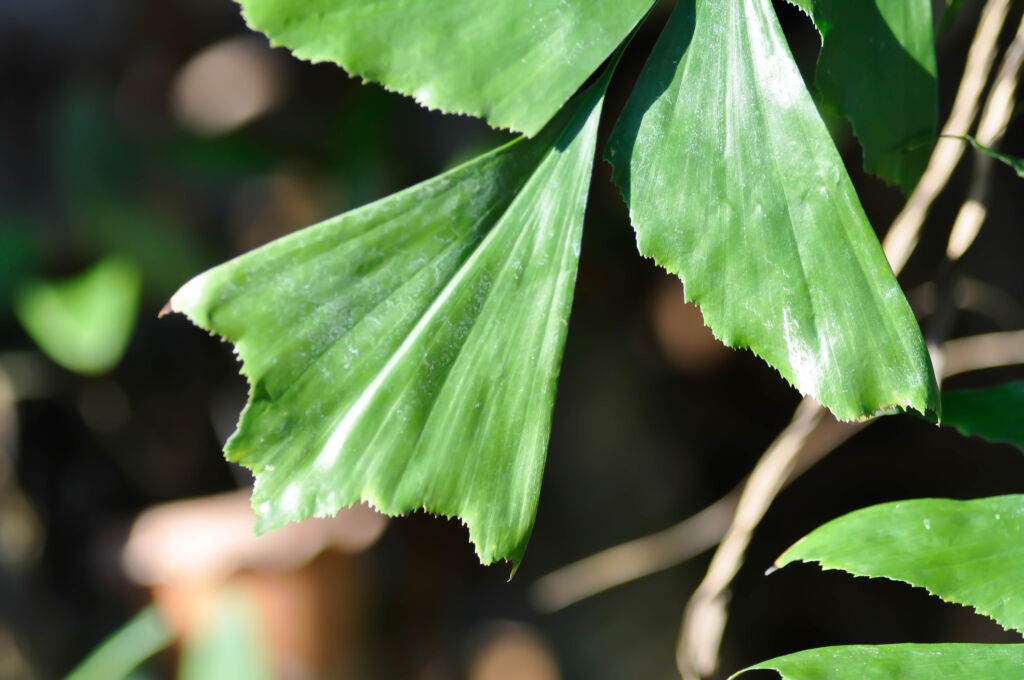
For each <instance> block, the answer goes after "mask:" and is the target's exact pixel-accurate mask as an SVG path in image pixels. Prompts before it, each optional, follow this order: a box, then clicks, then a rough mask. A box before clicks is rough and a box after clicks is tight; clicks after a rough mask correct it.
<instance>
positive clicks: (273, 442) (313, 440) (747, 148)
mask: <svg viewBox="0 0 1024 680" xmlns="http://www.w3.org/2000/svg"><path fill="white" fill-rule="evenodd" d="M241 4H242V7H243V12H244V14H245V16H246V19H247V20H248V22H249V23H250V25H251V26H253V27H254V28H256V29H257V30H260V31H263V32H265V33H266V34H267V35H268V36H269V37H270V38H271V41H272V42H273V43H274V44H280V45H285V46H287V47H289V48H291V49H292V50H293V51H294V52H295V54H296V55H297V56H299V57H301V58H305V59H310V60H313V61H324V60H326V61H333V62H335V63H338V64H340V65H341V66H343V67H345V68H346V69H347V70H348V71H349V72H350V73H352V74H353V75H358V76H362V77H363V78H366V79H370V80H374V81H377V82H380V83H382V84H383V85H384V86H385V87H388V88H390V89H394V90H398V91H400V92H403V93H405V94H409V95H412V96H415V97H416V98H417V99H418V100H419V101H420V102H421V103H423V104H425V105H427V106H431V107H437V108H440V109H442V110H445V111H449V112H462V113H471V114H474V115H479V116H482V117H484V118H486V119H487V120H488V121H489V122H491V123H492V124H495V125H500V126H508V127H511V128H514V129H518V130H522V131H524V132H526V133H527V134H528V135H533V134H535V133H538V131H540V130H541V128H542V127H543V126H544V125H545V123H546V122H547V121H549V120H550V119H552V116H555V115H556V113H557V112H558V111H559V109H560V108H563V112H562V113H561V114H559V117H558V118H557V119H556V121H557V122H552V123H549V124H548V126H547V127H546V128H544V130H543V131H541V132H540V133H539V136H538V137H537V138H536V139H535V140H530V141H524V140H520V141H518V142H516V143H514V144H513V145H511V146H508V147H505V148H503V149H500V150H498V151H496V152H494V153H493V154H489V155H487V156H484V157H482V158H480V159H478V160H477V161H474V162H473V163H470V164H468V165H466V166H464V167H462V168H459V169H457V170H455V171H453V172H452V173H449V174H447V175H444V176H442V177H439V178H437V179H435V180H431V181H430V182H426V183H424V184H422V185H420V186H418V187H414V188H413V189H410V190H408V191H406V192H403V193H401V194H397V195H395V196H393V197H390V198H388V199H385V200H383V201H381V202H379V203H377V204H374V205H372V206H368V207H366V208H363V209H361V210H359V211H355V212H353V213H350V214H347V215H343V216H341V217H338V218H335V219H334V220H329V221H328V222H326V223H324V224H321V225H318V226H316V227H313V228H311V229H309V230H307V231H305V232H301V233H299V234H296V235H294V236H292V237H289V238H287V239H284V240H282V241H279V242H277V243H275V244H272V245H270V246H267V247H265V248H263V249H261V250H259V251H256V252H254V253H251V254H249V255H246V256H244V257H242V258H240V259H238V260H235V261H233V262H230V263H227V264H225V265H222V266H221V267H219V268H217V269H214V270H211V272H208V273H207V274H204V275H202V276H200V277H198V278H197V279H196V280H194V281H193V282H191V283H190V284H188V285H187V286H186V287H185V288H184V289H183V290H182V291H181V292H179V294H178V295H176V296H175V298H174V300H173V301H172V307H173V308H175V309H177V310H180V311H184V312H186V313H187V314H188V315H189V316H190V317H191V318H192V319H193V320H194V321H195V322H196V323H198V324H199V325H201V326H203V327H205V328H208V329H211V330H213V331H215V332H217V333H219V334H221V335H223V336H225V337H226V338H228V339H229V340H231V341H232V342H234V343H235V345H236V346H237V348H238V351H239V354H240V355H241V357H242V359H243V361H244V369H243V372H244V373H245V374H246V375H247V376H248V378H249V380H250V382H251V385H252V392H251V402H250V404H249V405H248V406H247V408H246V410H245V412H244V413H243V416H242V420H241V423H240V426H239V430H238V431H237V432H236V434H235V435H234V436H233V437H232V439H231V440H230V441H229V443H228V446H227V453H228V456H229V457H230V458H231V459H233V460H237V461H239V462H242V463H243V464H245V465H248V466H249V467H251V468H252V469H253V470H254V471H255V472H256V476H257V488H256V491H255V494H254V505H255V507H256V509H257V512H258V514H259V515H260V518H261V520H260V527H261V528H262V529H268V528H272V527H274V526H277V525H279V524H282V523H284V522H287V521H290V520H295V519H301V518H304V517H308V516H310V515H325V514H331V513H333V512H334V511H336V510H337V509H338V508H340V507H342V506H344V505H347V504H351V503H353V502H356V501H358V500H369V501H371V502H372V503H374V504H375V505H377V506H378V507H380V508H381V509H383V510H385V511H387V512H405V511H408V510H413V509H416V508H419V507H425V508H426V509H428V510H431V511H434V512H438V513H442V514H448V515H458V516H460V517H462V518H463V519H465V520H466V522H467V523H468V524H469V527H470V534H471V538H472V539H473V541H474V542H475V543H476V544H477V547H478V551H479V553H480V555H481V558H482V559H483V560H484V561H485V562H490V561H492V560H495V559H500V558H503V557H505V558H509V559H512V560H513V561H518V559H519V558H520V557H521V556H522V552H523V549H524V547H525V543H526V539H527V537H528V535H529V531H530V527H531V526H532V522H533V516H534V510H535V507H536V502H537V490H538V487H539V479H540V473H541V470H542V467H543V460H544V449H545V446H546V440H547V435H548V431H549V427H550V414H551V403H552V399H553V393H554V384H555V378H556V376H557V369H558V362H559V358H560V353H561V348H562V345H563V341H564V337H565V321H566V317H567V315H568V306H569V301H570V299H571V289H572V283H571V282H572V279H573V277H574V275H575V267H576V258H577V256H578V243H579V229H580V224H581V221H582V211H583V203H584V199H585V196H586V190H587V189H586V183H587V180H588V178H589V168H590V163H591V157H592V154H593V145H594V139H593V136H594V132H595V127H596V124H597V119H598V117H599V111H600V104H599V103H598V99H599V98H600V96H599V95H597V94H594V91H591V92H590V94H588V95H586V96H585V97H583V98H582V99H581V100H580V101H581V102H582V103H580V104H575V105H574V104H570V105H568V106H567V107H563V104H565V102H566V101H567V100H568V99H569V97H570V96H571V95H572V93H573V92H574V91H575V90H576V89H577V88H578V87H579V86H580V85H581V83H583V82H584V81H585V80H586V79H587V78H588V77H589V76H590V75H591V74H592V72H593V71H594V69H596V68H597V67H598V66H599V64H600V63H601V62H602V61H604V60H605V59H606V58H607V57H608V55H609V54H610V53H611V51H612V50H613V49H614V48H615V47H616V45H619V44H620V43H621V42H622V41H623V40H624V39H625V37H626V36H627V34H628V33H629V32H630V31H631V30H632V29H633V28H634V27H635V26H636V25H637V23H638V22H639V21H640V20H641V19H642V17H643V16H644V14H645V13H646V12H647V11H648V10H649V9H650V7H651V6H652V5H653V0H625V1H612V0H596V1H595V2H583V1H582V0H535V1H534V2H530V3H526V4H525V5H524V4H523V3H514V2H509V1H508V0H501V1H499V2H490V3H480V2H477V1H475V0H454V1H453V2H448V3H434V2H427V1H426V0H382V1H381V2H372V3H367V2H359V1H356V0H313V1H312V2H305V3H298V4H296V3H292V2H287V1H286V0H241ZM800 4H801V6H802V7H804V9H806V10H807V11H809V12H810V13H811V14H812V16H813V17H814V18H815V21H816V22H817V24H818V26H819V29H820V30H821V32H822V35H823V36H824V38H825V43H826V50H824V51H823V53H822V59H821V62H820V65H819V73H818V78H819V80H821V81H823V82H826V84H825V85H824V86H822V91H823V92H824V93H825V95H826V99H828V98H829V97H832V98H833V99H835V100H836V101H837V102H838V101H840V100H842V101H844V102H845V101H847V99H844V98H849V97H851V96H854V95H851V92H853V93H859V94H860V95H864V94H865V92H868V91H870V92H871V93H873V94H875V95H877V94H878V93H879V88H880V85H879V82H880V81H878V80H877V79H876V80H869V79H866V78H865V77H864V69H867V72H872V71H873V70H874V69H875V68H876V66H877V64H878V63H879V60H884V59H887V58H891V59H894V60H897V61H898V62H899V63H900V64H904V63H909V62H914V63H916V64H918V65H919V66H920V67H921V69H920V71H918V70H914V69H910V68H909V67H908V68H903V67H900V68H899V69H890V73H889V74H888V75H887V76H886V78H885V79H884V83H885V88H891V89H893V90H894V92H895V94H894V97H895V99H893V97H889V96H888V94H887V95H886V97H887V98H889V99H893V100H894V101H902V100H900V99H899V97H901V96H903V95H906V96H907V97H908V101H910V102H911V104H912V106H911V104H908V105H907V106H908V107H910V108H913V111H903V110H900V111H897V112H896V113H897V114H899V115H896V116H892V117H893V118H898V117H900V116H902V115H904V114H909V117H910V118H912V119H913V121H912V122H911V123H909V124H908V125H910V126H912V127H913V126H916V125H919V126H920V127H921V130H927V129H928V128H929V125H932V126H933V125H934V121H933V118H932V119H928V120H925V119H926V118H928V116H927V115H918V114H919V113H920V110H919V108H914V107H918V105H921V110H923V109H925V108H927V107H926V106H924V105H923V104H922V102H925V100H927V99H928V97H927V96H926V94H927V93H926V92H925V94H921V93H922V92H924V91H925V90H927V87H924V90H920V89H914V88H915V87H916V86H910V87H908V86H907V85H906V84H905V81H906V79H907V78H910V79H915V78H917V79H923V80H922V82H923V81H927V80H928V78H929V77H931V78H932V80H933V79H934V78H933V77H934V63H933V62H934V58H933V57H930V56H929V55H930V54H931V52H930V50H931V43H930V41H931V27H930V19H928V20H927V21H925V19H926V18H928V17H930V14H928V15H927V17H926V15H925V14H924V12H925V9H924V8H925V6H926V5H927V2H926V0H913V1H912V2H911V3H910V4H909V5H908V6H907V7H905V8H900V7H897V6H896V4H894V2H889V1H888V0H878V2H876V3H874V4H872V3H868V5H870V6H869V7H863V8H861V7H860V6H859V5H860V4H859V3H858V4H857V5H858V6H857V7H856V8H855V7H853V6H850V7H846V6H845V5H844V4H843V3H834V2H828V1H827V0H820V1H819V2H816V3H813V4H812V3H811V0H801V3H800ZM879 17H881V19H879ZM879 21H881V23H879ZM865 22H866V23H865ZM915 22H916V23H915ZM921 22H923V23H921ZM864 26H866V27H868V28H867V29H865V30H871V31H881V30H882V28H883V27H884V28H885V29H886V30H889V31H890V32H891V33H892V35H888V34H886V35H881V34H879V35H880V36H881V37H882V38H884V40H883V41H882V46H883V47H884V49H881V50H880V51H878V53H877V54H875V53H874V52H872V51H871V50H872V49H873V48H870V47H865V46H863V45H856V46H850V45H848V43H849V36H850V35H851V31H852V32H853V33H855V32H856V30H858V29H857V28H855V27H864ZM875 38H877V36H875ZM890 38H891V39H890ZM873 40H874V38H873ZM869 43H872V44H874V42H872V41H869ZM830 45H831V47H829V46H830ZM841 45H847V46H849V47H850V49H854V47H855V48H856V50H858V51H857V54H858V55H864V58H865V59H866V63H865V66H864V68H862V69H861V70H857V71H856V72H851V73H845V72H844V73H842V74H838V75H836V78H835V79H834V81H835V82H837V83H838V82H840V81H842V88H840V89H838V90H834V91H833V90H830V89H829V86H828V84H827V83H829V82H833V80H830V78H831V77H832V75H834V74H832V73H831V71H830V67H829V66H828V64H830V63H831V62H830V59H833V58H834V57H835V52H834V50H835V49H836V46H841ZM894 45H895V46H896V47H894ZM830 50H831V51H830ZM830 55H831V56H830ZM908 59H909V62H908V61H907V60H908ZM929 59H931V61H929ZM846 61H849V59H846ZM922 74H923V75H922ZM606 80H607V76H606V77H605V79H604V81H602V84H601V85H600V88H603V87H604V85H605V84H606ZM915 82H918V81H915ZM933 84H934V83H932V85H933ZM855 98H856V97H855V96H854V99H855ZM932 99H934V97H932ZM854 104H856V106H854ZM844 106H845V104H844V105H843V106H838V108H839V109H840V110H841V112H842V113H844V114H845V115H848V116H850V117H851V119H852V120H853V121H854V126H855V128H856V129H857V131H858V134H860V135H861V137H862V142H864V145H865V150H866V154H867V157H868V165H869V168H874V169H875V170H876V171H878V172H880V173H882V174H883V176H886V177H888V178H889V179H892V180H894V181H900V182H903V183H904V184H910V183H912V181H911V178H913V173H914V172H916V170H914V168H916V167H917V165H915V163H917V161H914V162H909V161H907V158H909V156H908V155H907V148H908V146H907V145H908V144H910V141H908V140H911V138H916V137H915V135H917V129H916V128H915V129H914V130H911V131H908V130H909V128H908V129H903V128H900V127H899V126H896V127H894V126H891V125H890V126H889V127H888V128H885V126H880V125H879V124H878V121H879V119H882V120H887V119H888V118H889V116H887V115H886V114H879V113H878V111H875V110H873V109H871V108H870V107H868V108H864V107H862V106H860V103H859V102H856V101H854V102H853V104H851V107H852V108H850V107H846V108H844ZM858 107H859V108H858ZM567 109H568V110H567ZM932 114H933V112H932ZM863 121H867V122H863ZM922 121H923V122H922ZM929 121H931V122H929ZM882 128H885V129H882ZM865 131H867V132H865ZM876 132H878V133H879V134H878V135H875V133H876ZM882 133H885V134H882ZM886 134H889V135H890V136H888V137H886V136H885V135H886ZM611 154H612V161H613V164H614V166H615V169H616V176H617V179H618V181H619V183H620V186H621V187H622V189H623V191H624V193H625V194H626V197H627V200H628V202H629V203H630V211H631V216H632V218H633V221H634V226H635V227H636V229H637V232H638V235H639V244H640V249H641V252H642V253H644V254H645V255H648V256H651V257H653V258H654V259H655V260H656V261H657V262H658V263H659V264H661V265H662V266H664V267H666V268H667V269H669V270H671V271H673V272H675V273H677V274H679V275H680V276H681V278H683V279H684V281H685V283H686V292H687V294H688V295H689V297H690V298H691V299H694V300H696V301H698V302H699V303H700V304H701V305H702V307H703V308H704V314H705V319H706V320H707V321H708V323H709V325H711V326H712V328H713V330H714V331H715V332H716V334H717V335H718V336H719V337H720V338H722V339H723V340H724V341H725V342H726V343H728V344H730V345H733V346H747V347H750V348H751V349H753V350H754V351H755V352H757V353H758V354H760V355H761V356H763V357H764V358H765V359H766V360H767V361H768V362H769V363H771V364H772V365H774V366H775V367H776V368H778V369H779V370H780V372H781V373H782V374H783V376H785V377H786V378H787V379H789V380H790V381H791V382H792V383H794V384H795V385H796V386H797V387H798V388H799V389H800V390H801V391H803V392H805V393H808V394H810V395H812V396H814V397H816V398H817V399H818V400H819V401H821V402H822V403H823V404H824V405H825V406H827V407H828V408H830V409H831V410H832V411H833V412H834V413H836V415H838V416H839V417H840V418H845V419H850V418H859V417H866V416H870V415H873V414H875V413H879V412H885V411H888V410H892V409H894V408H899V407H910V408H915V409H918V410H920V411H925V410H937V409H938V400H937V394H936V387H935V381H934V377H933V375H932V372H931V364H930V362H929V360H928V355H927V352H926V351H925V348H924V344H923V342H922V340H921V336H920V331H919V329H918V327H917V325H916V322H915V321H914V319H913V316H912V315H911V313H910V310H909V307H908V306H907V304H906V301H905V299H904V298H903V296H902V294H901V292H900V290H899V287H898V286H897V285H896V282H895V280H894V278H893V276H892V273H891V271H890V270H889V268H888V265H887V263H886V262H885V259H884V257H883V255H882V253H881V249H880V248H879V246H878V243H877V240H876V239H875V237H874V234H873V233H872V231H871V228H870V225H868V223H867V220H866V218H865V217H864V214H863V211H862V210H861V208H860V205H859V203H858V201H857V197H856V195H855V193H854V191H853V188H852V186H851V185H850V182H849V179H848V177H847V176H846V173H845V171H844V169H843V166H842V163H841V161H840V159H839V156H838V153H837V152H836V150H835V148H834V147H833V146H832V143H831V140H830V138H829V136H828V133H827V131H826V130H825V127H824V125H823V124H822V122H821V120H820V118H819V117H818V114H817V111H816V109H815V107H814V105H813V103H812V101H811V99H810V96H809V93H808V92H807V90H806V88H805V86H804V84H803V82H802V80H801V79H800V75H799V73H798V71H797V69H796V67H795V65H794V63H793V61H792V57H791V56H790V54H789V52H788V49H787V48H786V45H785V41H784V39H783V37H782V34H781V31H780V29H779V27H778V23H777V20H776V19H775V16H774V13H773V10H772V7H771V4H770V2H769V1H768V0H738V1H735V2H733V1H732V0H697V1H696V5H694V3H693V2H681V3H679V5H678V7H677V9H676V11H675V13H674V14H673V17H672V19H671V21H670V23H669V26H668V27H667V29H666V30H665V32H664V35H663V36H662V38H661V39H660V40H659V42H658V45H657V47H656V48H655V52H654V54H653V55H652V57H651V60H650V61H649V63H648V65H647V67H646V68H645V71H644V74H643V76H642V77H641V80H640V83H639V84H638V87H637V89H636V91H635V92H634V94H633V96H632V97H631V99H630V103H629V105H628V106H627V109H626V112H625V114H624V116H623V119H622V121H620V124H619V125H618V127H617V128H616V133H615V137H614V139H613V143H612V147H611ZM875 159H877V168H876V167H875V165H873V164H874V163H875Z"/></svg>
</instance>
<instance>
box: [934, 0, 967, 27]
mask: <svg viewBox="0 0 1024 680" xmlns="http://www.w3.org/2000/svg"><path fill="white" fill-rule="evenodd" d="M963 4H964V3H963V0H946V9H945V11H943V12H942V19H941V20H939V28H938V34H939V35H945V33H946V31H948V30H949V27H950V26H952V25H953V21H954V20H956V16H957V14H959V13H960V9H961V8H962V7H963Z"/></svg>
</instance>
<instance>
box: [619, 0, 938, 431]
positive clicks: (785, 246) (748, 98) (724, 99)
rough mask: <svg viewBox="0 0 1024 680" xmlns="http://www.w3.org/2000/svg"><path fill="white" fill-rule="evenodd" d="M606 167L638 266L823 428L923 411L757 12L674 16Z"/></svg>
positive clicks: (716, 7)
mask: <svg viewBox="0 0 1024 680" xmlns="http://www.w3.org/2000/svg"><path fill="white" fill-rule="evenodd" d="M608 158H609V160H610V162H611V163H612V165H613V167H614V177H615V180H616V182H617V183H618V185H619V187H620V188H621V189H622V191H623V194H624V196H625V198H626V201H627V203H628V204H629V208H630V216H631V219H632V221H633V226H634V227H635V228H636V231H637V236H638V246H639V249H640V252H641V253H642V254H643V255H645V256H648V257H652V258H654V260H655V262H657V263H658V264H659V265H661V266H662V267H665V268H666V269H668V270H669V271H670V272H672V273H674V274H677V275H679V277H680V278H681V279H682V280H683V282H684V284H685V288H684V290H685V294H686V296H687V298H688V299H689V300H692V301H694V302H697V303H698V304H699V305H700V306H701V308H702V311H703V313H704V319H705V321H706V323H707V324H708V325H709V326H710V327H711V329H712V330H713V331H714V332H715V335H716V336H717V337H718V338H720V339H721V340H722V341H723V342H725V343H726V344H727V345H729V346H732V347H749V348H751V349H752V350H753V351H754V352H756V353H757V354H759V355H760V356H762V357H764V358H765V359H766V360H767V361H768V363H769V364H771V365H772V366H774V367H775V368H777V369H778V370H779V372H780V373H781V374H782V375H783V377H785V378H786V379H787V380H789V381H790V382H791V383H793V384H794V385H795V386H796V387H797V388H798V389H799V390H800V391H802V392H804V393H806V394H809V395H811V396H813V397H814V398H816V399H817V400H818V401H819V402H821V403H822V404H824V405H825V406H826V407H828V408H829V409H830V410H831V411H832V412H833V413H835V415H836V416H838V417H839V418H841V419H844V420H849V419H855V418H860V417H864V416H870V415H872V414H875V413H878V412H882V411H888V410H892V409H893V408H896V407H910V408H914V409H917V410H919V411H922V412H924V411H925V410H937V409H938V406H939V399H938V390H937V387H936V384H935V378H934V375H933V373H932V367H931V361H930V360H929V358H928V352H927V350H926V349H925V345H924V341H923V339H922V338H921V331H920V329H919V328H918V326H917V322H916V321H915V320H914V316H913V314H912V313H911V310H910V307H909V305H908V304H907V301H906V299H905V298H904V296H903V294H902V293H901V291H900V289H899V286H898V284H897V283H896V280H895V278H894V277H893V275H892V270H891V269H890V267H889V265H888V263H887V262H886V260H885V256H884V255H883V253H882V249H881V247H880V246H879V243H878V239H877V238H876V237H875V234H874V232H873V231H872V230H871V225H870V224H868V221H867V218H866V217H865V215H864V211H863V209H862V208H861V206H860V203H859V201H858V200H857V195H856V193H855V192H854V190H853V186H852V185H851V183H850V179H849V177H848V176H847V174H846V171H845V169H844V167H843V164H842V161H841V160H840V158H839V155H838V153H837V152H836V149H835V147H834V146H833V144H832V140H831V139H830V137H829V134H828V131H827V130H826V128H825V125H824V123H822V120H821V118H820V116H819V115H818V112H817V110H816V109H815V106H814V103H813V102H812V101H811V98H810V95H809V93H808V92H807V90H806V87H805V86H804V83H803V80H802V79H801V77H800V74H799V72H798V71H797V68H796V65H795V64H794V63H793V59H792V57H791V55H790V53H789V49H788V48H787V46H786V43H785V40H784V38H783V36H782V32H781V30H780V28H779V25H778V21H777V19H776V17H775V14H774V11H773V9H772V6H771V3H770V2H769V1H768V0H697V2H696V4H694V3H691V2H681V3H679V4H678V5H677V7H676V10H675V12H674V13H673V15H672V17H671V19H670V20H669V22H668V25H667V26H666V28H665V30H664V32H663V34H662V35H661V37H660V38H659V40H658V43H657V45H656V46H655V48H654V52H653V54H652V55H651V58H650V59H649V60H648V62H647V65H646V66H645V67H644V70H643V73H642V74H641V76H640V79H639V82H638V83H637V86H636V89H635V90H634V92H633V95H632V96H631V97H630V100H629V102H628V103H627V105H626V109H625V111H624V112H623V114H622V118H621V119H620V120H619V122H618V124H617V126H616V128H615V131H614V132H613V135H612V140H611V142H610V146H609V150H608Z"/></svg>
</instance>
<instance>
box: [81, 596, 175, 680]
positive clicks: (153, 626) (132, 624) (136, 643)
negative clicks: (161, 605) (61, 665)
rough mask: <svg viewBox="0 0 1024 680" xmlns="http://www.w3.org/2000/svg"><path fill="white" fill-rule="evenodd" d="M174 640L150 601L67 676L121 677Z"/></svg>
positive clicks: (105, 679) (103, 679)
mask: <svg viewBox="0 0 1024 680" xmlns="http://www.w3.org/2000/svg"><path fill="white" fill-rule="evenodd" d="M173 642H174V630H173V629H172V628H171V626H170V625H169V624H168V623H167V621H166V620H165V619H164V617H163V614H161V613H160V610H159V609H158V608H157V607H156V605H149V606H148V607H146V608H145V609H143V610H142V611H140V612H139V613H137V614H136V615H135V616H133V617H132V618H131V620H130V621H128V623H126V624H124V626H122V627H121V628H120V629H118V630H117V631H116V632H115V633H113V634H112V635H111V636H110V637H108V638H107V639H106V640H104V641H103V642H102V643H100V645H99V647H97V648H96V649H94V650H93V651H92V652H91V653H90V654H89V656H88V657H86V658H85V659H84V660H83V661H82V663H80V664H79V665H78V666H76V667H75V669H74V670H72V671H71V672H70V673H69V674H68V675H67V676H66V677H65V679H64V680H120V678H126V677H129V674H130V673H131V672H132V671H133V670H135V669H136V668H138V667H139V666H140V665H142V663H143V662H144V661H145V660H146V659H148V658H150V657H151V656H153V655H154V654H156V653H157V652H159V651H161V650H163V649H166V648H167V647H170V646H171V644H172V643H173Z"/></svg>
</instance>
